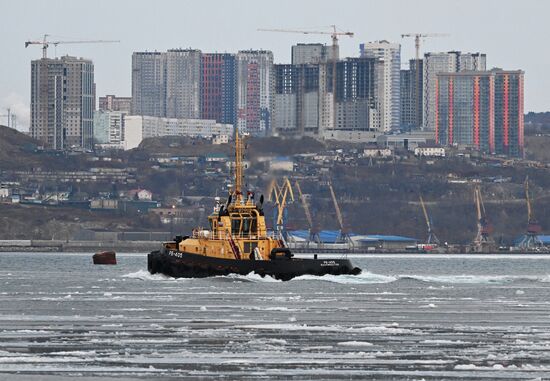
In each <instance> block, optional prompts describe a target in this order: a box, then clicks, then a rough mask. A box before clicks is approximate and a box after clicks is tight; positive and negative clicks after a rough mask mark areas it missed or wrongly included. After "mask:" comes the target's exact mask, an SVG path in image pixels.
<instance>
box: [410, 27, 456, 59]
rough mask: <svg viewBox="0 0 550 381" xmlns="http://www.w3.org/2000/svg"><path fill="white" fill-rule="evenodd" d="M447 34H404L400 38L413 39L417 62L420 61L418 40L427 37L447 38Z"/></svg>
mask: <svg viewBox="0 0 550 381" xmlns="http://www.w3.org/2000/svg"><path fill="white" fill-rule="evenodd" d="M449 36H450V34H448V33H404V34H402V35H401V38H405V37H414V48H415V52H416V53H415V59H416V61H418V60H419V59H420V39H421V38H427V37H449Z"/></svg>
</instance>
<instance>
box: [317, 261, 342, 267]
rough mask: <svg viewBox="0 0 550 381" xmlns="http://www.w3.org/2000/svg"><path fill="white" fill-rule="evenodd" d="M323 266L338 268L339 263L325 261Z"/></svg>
mask: <svg viewBox="0 0 550 381" xmlns="http://www.w3.org/2000/svg"><path fill="white" fill-rule="evenodd" d="M321 266H338V263H336V261H323V263H321Z"/></svg>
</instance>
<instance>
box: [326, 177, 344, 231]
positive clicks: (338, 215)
mask: <svg viewBox="0 0 550 381" xmlns="http://www.w3.org/2000/svg"><path fill="white" fill-rule="evenodd" d="M328 189H329V190H330V196H331V197H332V202H333V203H334V209H335V210H336V218H337V219H338V223H339V224H340V229H341V230H342V231H344V219H343V218H342V212H341V211H340V207H339V206H338V201H337V200H336V194H335V193H334V189H333V188H332V183H331V182H329V183H328Z"/></svg>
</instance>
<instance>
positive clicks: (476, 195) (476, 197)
mask: <svg viewBox="0 0 550 381" xmlns="http://www.w3.org/2000/svg"><path fill="white" fill-rule="evenodd" d="M474 201H475V204H476V211H477V220H478V221H481V218H482V217H483V215H482V211H481V193H480V191H479V187H475V188H474Z"/></svg>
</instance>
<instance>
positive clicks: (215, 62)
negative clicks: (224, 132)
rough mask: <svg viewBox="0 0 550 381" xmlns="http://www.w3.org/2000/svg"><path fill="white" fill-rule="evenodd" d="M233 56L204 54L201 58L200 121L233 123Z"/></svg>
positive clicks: (234, 94)
mask: <svg viewBox="0 0 550 381" xmlns="http://www.w3.org/2000/svg"><path fill="white" fill-rule="evenodd" d="M236 62H237V61H236V57H235V55H234V54H229V53H205V54H203V55H202V57H201V119H213V120H216V121H217V122H218V123H229V124H234V123H235V116H236V115H235V104H236V95H237V92H236V87H237V65H236Z"/></svg>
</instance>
